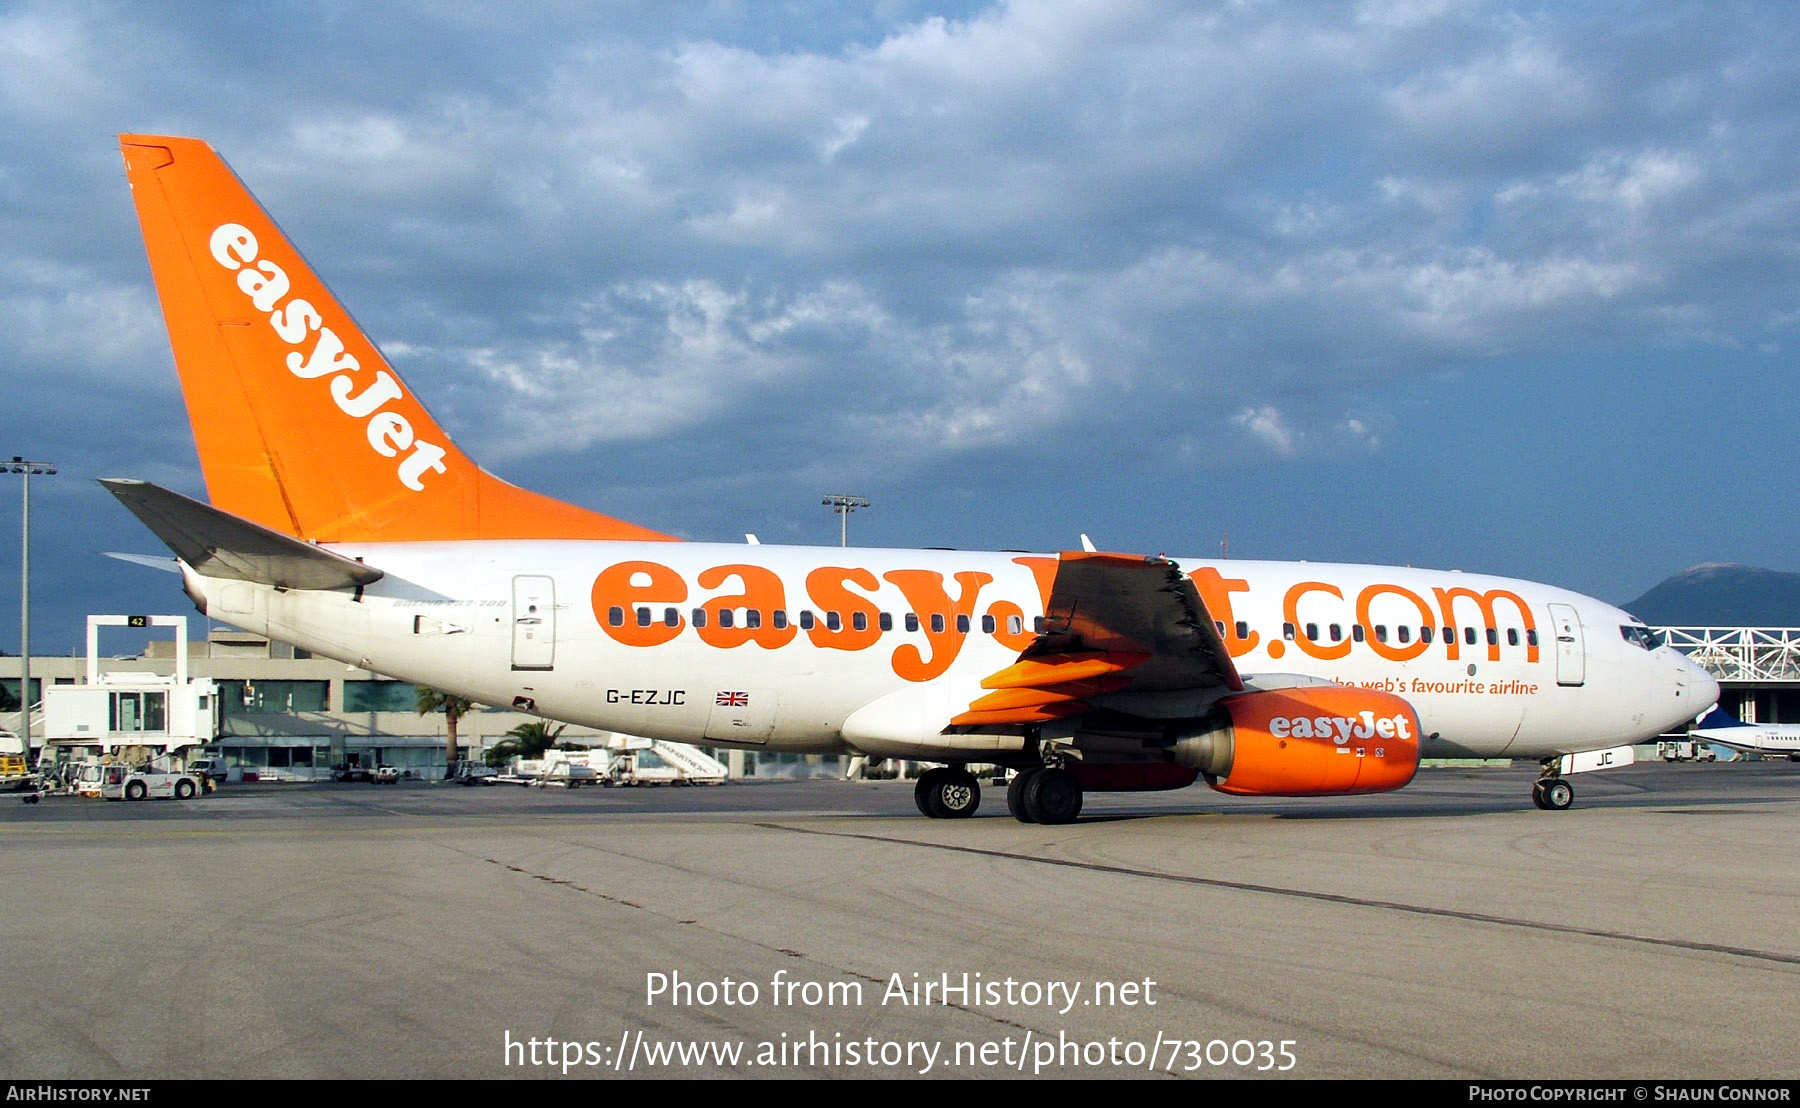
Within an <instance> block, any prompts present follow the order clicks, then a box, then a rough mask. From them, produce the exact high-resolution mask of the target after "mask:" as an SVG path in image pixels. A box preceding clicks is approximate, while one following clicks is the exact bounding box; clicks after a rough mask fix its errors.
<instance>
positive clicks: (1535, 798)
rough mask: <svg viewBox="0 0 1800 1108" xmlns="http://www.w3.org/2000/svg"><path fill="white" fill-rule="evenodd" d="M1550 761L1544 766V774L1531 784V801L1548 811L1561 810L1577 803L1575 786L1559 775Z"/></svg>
mask: <svg viewBox="0 0 1800 1108" xmlns="http://www.w3.org/2000/svg"><path fill="white" fill-rule="evenodd" d="M1554 764H1555V763H1550V764H1549V765H1546V766H1545V768H1544V776H1542V777H1540V778H1538V779H1537V781H1536V782H1534V783H1533V784H1532V786H1531V802H1532V803H1533V804H1535V805H1537V806H1538V807H1539V808H1542V809H1543V810H1544V811H1546V812H1561V811H1564V810H1566V809H1567V808H1568V807H1569V805H1571V804H1573V803H1575V786H1573V785H1571V784H1569V783H1568V782H1567V781H1565V780H1563V779H1562V777H1561V776H1559V775H1558V774H1557V772H1556V770H1555V769H1554V768H1552V767H1553V766H1554Z"/></svg>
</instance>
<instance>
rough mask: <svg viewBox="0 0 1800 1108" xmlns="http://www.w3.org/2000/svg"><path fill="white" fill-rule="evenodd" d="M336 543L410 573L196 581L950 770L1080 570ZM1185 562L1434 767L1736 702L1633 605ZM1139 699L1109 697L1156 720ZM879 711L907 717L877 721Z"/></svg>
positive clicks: (1227, 627)
mask: <svg viewBox="0 0 1800 1108" xmlns="http://www.w3.org/2000/svg"><path fill="white" fill-rule="evenodd" d="M332 549H333V550H335V551H337V552H339V553H342V554H345V555H347V556H349V557H353V558H361V559H362V560H364V561H365V562H366V563H367V564H368V565H371V566H374V567H377V568H379V569H381V570H383V571H384V572H385V574H386V576H385V577H384V578H383V579H382V580H380V581H377V582H375V583H374V584H372V585H370V586H368V587H367V588H366V589H365V590H364V591H363V593H362V595H361V596H360V597H353V596H352V595H351V594H350V593H349V592H348V591H333V592H308V591H300V590H292V591H286V592H283V591H279V590H276V589H274V588H270V587H267V586H263V585H258V584H252V583H247V582H242V581H228V580H220V579H214V578H205V577H200V576H198V575H196V574H195V573H193V572H192V571H191V570H190V571H188V574H187V577H188V588H189V591H190V593H191V594H192V595H194V597H195V599H196V601H197V602H199V603H201V604H202V606H203V608H205V609H206V610H207V611H208V613H209V614H210V615H212V616H213V617H215V618H217V619H220V620H223V621H225V622H227V623H231V624H234V625H237V626H241V627H245V628H247V629H250V630H254V631H257V632H261V633H266V634H268V635H270V636H272V637H274V638H277V639H281V640H283V641H287V642H292V643H294V644H295V645H297V646H301V647H304V648H306V649H308V650H311V651H314V652H316V653H319V654H323V655H326V656H329V657H334V658H339V659H342V660H344V661H346V662H351V663H355V664H357V665H361V666H365V667H367V668H369V669H372V670H375V671H378V672H381V673H384V674H388V675H390V676H393V677H396V678H400V679H403V680H407V681H413V682H417V683H420V684H424V685H429V686H432V687H435V688H440V689H444V690H448V691H453V692H456V693H458V694H460V695H464V696H468V697H470V698H471V699H474V700H476V701H479V702H482V703H491V704H495V705H501V706H506V705H515V704H516V705H518V706H520V707H524V708H527V709H528V710H532V711H535V712H537V713H539V714H541V715H544V716H547V717H550V718H554V719H559V720H566V721H570V722H574V723H579V724H583V725H586V726H592V727H597V728H603V729H607V730H613V731H621V732H626V733H631V734H638V735H645V736H649V737H653V738H664V739H673V740H677V741H685V742H693V743H703V744H717V745H723V746H743V747H757V748H764V749H770V750H782V751H803V752H819V753H827V752H849V751H856V752H861V753H868V754H873V755H876V756H912V757H919V758H923V759H928V760H930V759H933V757H934V755H935V756H936V760H944V761H950V760H982V759H969V758H967V757H966V756H967V755H968V754H969V752H971V751H972V750H977V749H979V748H980V744H981V743H982V742H986V743H988V744H990V745H989V747H988V748H989V749H991V750H994V751H999V752H1004V751H1005V750H1007V749H1016V743H1015V745H1014V746H1012V747H1009V746H1008V743H1009V742H1014V740H1011V739H1009V738H1008V737H1007V736H987V737H980V738H979V739H977V738H976V737H973V736H961V737H960V738H959V739H956V740H953V739H952V738H950V737H948V736H944V737H940V734H941V732H942V731H943V730H944V728H945V724H946V723H947V722H948V720H949V718H950V717H951V716H953V715H955V714H957V713H958V712H961V711H964V710H966V709H967V707H968V705H969V703H970V701H972V700H974V699H976V698H977V697H979V696H981V695H982V692H983V690H982V689H981V680H982V679H983V678H984V677H987V676H988V675H990V674H993V673H995V672H996V671H998V670H1001V669H1003V668H1005V667H1006V666H1008V665H1010V664H1011V663H1013V662H1014V661H1015V660H1016V659H1017V658H1018V655H1019V652H1020V650H1022V649H1023V648H1024V647H1025V646H1026V645H1027V644H1028V643H1029V642H1030V641H1031V638H1032V636H1033V633H1034V631H1035V627H1034V623H1035V621H1036V620H1037V619H1038V617H1040V616H1042V614H1043V612H1044V608H1045V604H1046V600H1047V597H1046V593H1045V591H1046V590H1047V589H1048V587H1049V581H1050V577H1051V575H1052V574H1053V573H1054V569H1055V565H1056V556H1055V555H1030V554H1015V553H992V552H962V551H939V550H878V549H849V550H839V549H834V548H819V547H775V546H753V545H746V546H737V545H722V544H710V543H625V542H594V541H553V540H540V541H481V542H478V541H456V542H432V543H384V544H373V543H371V544H341V545H334V546H333V547H332ZM1180 565H1181V566H1182V568H1183V569H1184V571H1185V572H1186V573H1187V574H1188V575H1189V576H1190V578H1191V579H1192V580H1193V581H1194V582H1195V585H1196V587H1197V589H1198V591H1199V594H1200V596H1201V598H1202V600H1203V601H1204V602H1205V604H1206V606H1207V609H1208V611H1209V612H1210V613H1211V615H1212V616H1213V618H1214V620H1215V621H1216V622H1217V623H1218V624H1220V625H1222V631H1221V637H1222V638H1223V640H1224V642H1225V645H1226V647H1227V649H1228V650H1229V652H1230V653H1231V655H1232V658H1233V661H1234V662H1235V664H1236V666H1237V668H1238V671H1239V672H1240V673H1241V674H1243V675H1244V677H1245V679H1246V680H1247V681H1250V682H1252V683H1254V682H1255V681H1256V679H1257V678H1259V677H1262V676H1265V675H1286V674H1296V675H1303V676H1307V677H1313V678H1323V679H1328V680H1332V681H1336V682H1339V683H1342V684H1347V685H1357V686H1364V687H1370V688H1378V689H1382V690H1384V691H1388V692H1392V693H1395V694H1397V695H1399V696H1402V697H1404V698H1405V699H1406V700H1408V701H1410V702H1411V704H1412V705H1413V706H1414V708H1415V709H1416V710H1417V712H1418V716H1419V720H1420V725H1421V728H1422V731H1423V734H1424V735H1425V736H1426V739H1425V742H1424V744H1423V746H1422V749H1421V754H1422V755H1423V756H1425V757H1446V756H1485V757H1491V756H1509V757H1523V758H1545V757H1551V756H1553V755H1557V754H1562V753H1568V752H1574V751H1582V750H1594V749H1601V748H1606V747H1611V746H1617V745H1621V744H1625V743H1631V742H1636V741H1640V740H1643V739H1645V738H1648V737H1650V736H1654V735H1657V734H1659V733H1661V732H1664V731H1667V730H1670V729H1671V728H1674V727H1677V726H1678V725H1680V724H1681V723H1683V722H1685V721H1687V720H1691V719H1693V718H1694V717H1695V716H1697V715H1699V714H1700V713H1701V712H1702V711H1704V710H1705V709H1706V708H1707V707H1708V706H1709V705H1710V704H1711V703H1712V702H1713V700H1714V699H1715V697H1716V694H1717V686H1716V684H1715V683H1714V682H1713V681H1712V679H1711V678H1710V677H1708V676H1707V675H1706V674H1705V673H1704V671H1702V670H1700V669H1699V668H1698V667H1697V666H1695V665H1693V664H1692V663H1691V662H1689V661H1687V660H1686V659H1685V658H1684V657H1682V656H1681V655H1680V654H1678V653H1677V652H1675V651H1673V650H1670V649H1667V648H1660V649H1646V648H1645V646H1643V645H1641V642H1640V641H1635V640H1634V639H1633V638H1632V637H1631V636H1629V635H1627V634H1626V633H1623V632H1622V630H1621V628H1624V627H1627V626H1631V625H1634V624H1635V621H1634V620H1633V619H1632V618H1631V617H1630V616H1628V615H1626V614H1625V613H1624V612H1622V611H1620V610H1619V609H1617V608H1615V607H1613V606H1611V605H1608V604H1605V603H1603V602H1601V601H1598V600H1595V599H1593V598H1591V597H1586V596H1582V595H1580V594H1577V593H1572V592H1568V591H1566V590H1562V589H1557V588H1552V587H1549V586H1546V585H1539V584H1534V583H1531V582H1527V581H1519V580H1512V579H1507V578H1499V577H1486V576H1480V575H1476V574H1465V573H1460V572H1444V571H1434V570H1420V569H1412V568H1399V567H1385V566H1361V565H1332V564H1323V563H1294V562H1239V561H1211V562H1209V561H1198V560H1194V561H1187V560H1183V561H1181V562H1180ZM697 610H698V612H699V616H698V618H696V611H697ZM909 617H916V620H915V619H911V618H909ZM934 617H936V618H937V619H939V620H941V621H942V622H941V623H934ZM959 617H960V618H959ZM701 624H703V625H701ZM726 624H729V626H727V625H726ZM751 624H755V626H751ZM940 628H941V629H940ZM1449 628H1454V635H1453V636H1450V635H1448V634H1447V629H1449ZM1447 638H1448V639H1450V641H1446V639H1447ZM1132 696H1133V694H1131V693H1130V692H1128V691H1127V692H1124V693H1121V694H1118V697H1117V699H1116V700H1115V701H1111V702H1109V699H1108V697H1107V696H1105V695H1103V696H1100V697H1097V698H1094V702H1095V705H1096V706H1097V707H1116V708H1118V709H1119V710H1121V711H1128V712H1130V711H1134V710H1137V709H1138V708H1141V707H1143V705H1144V703H1145V702H1144V701H1143V700H1142V699H1141V697H1140V699H1139V700H1138V701H1136V702H1134V701H1133V699H1132ZM878 703H880V704H885V705H888V706H889V709H891V710H889V709H884V710H882V711H879V712H873V713H872V712H871V711H870V707H871V706H872V705H876V704H878ZM894 706H897V707H894ZM1164 714H1165V715H1166V714H1167V713H1164ZM876 716H879V719H876V720H875V722H873V723H871V722H869V721H870V720H871V719H874V718H875V717H876Z"/></svg>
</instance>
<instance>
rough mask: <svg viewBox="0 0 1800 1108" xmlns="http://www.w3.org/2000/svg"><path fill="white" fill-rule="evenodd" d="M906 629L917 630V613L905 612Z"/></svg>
mask: <svg viewBox="0 0 1800 1108" xmlns="http://www.w3.org/2000/svg"><path fill="white" fill-rule="evenodd" d="M906 629H907V630H908V631H917V630H918V629H919V613H917V612H908V613H906Z"/></svg>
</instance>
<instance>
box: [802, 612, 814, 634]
mask: <svg viewBox="0 0 1800 1108" xmlns="http://www.w3.org/2000/svg"><path fill="white" fill-rule="evenodd" d="M812 629H813V614H812V609H811V608H802V609H801V610H800V630H802V631H811V630H812Z"/></svg>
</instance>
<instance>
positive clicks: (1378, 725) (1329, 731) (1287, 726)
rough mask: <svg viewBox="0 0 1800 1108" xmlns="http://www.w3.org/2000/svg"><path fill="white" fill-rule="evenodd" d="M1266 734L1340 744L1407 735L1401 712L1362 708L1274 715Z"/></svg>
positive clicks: (1280, 737)
mask: <svg viewBox="0 0 1800 1108" xmlns="http://www.w3.org/2000/svg"><path fill="white" fill-rule="evenodd" d="M1269 734H1271V735H1273V736H1275V737H1276V738H1278V739H1330V740H1331V741H1332V742H1334V743H1336V744H1337V745H1339V746H1343V745H1344V744H1346V743H1348V742H1349V741H1350V740H1351V739H1375V738H1381V739H1411V738H1412V737H1413V734H1412V728H1411V727H1409V726H1408V720H1407V717H1406V716H1405V715H1401V714H1396V715H1392V716H1381V717H1377V716H1376V715H1375V713H1374V712H1371V711H1368V710H1366V709H1365V710H1364V711H1362V712H1360V713H1358V714H1357V715H1354V716H1275V717H1273V718H1272V719H1270V720H1269Z"/></svg>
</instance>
